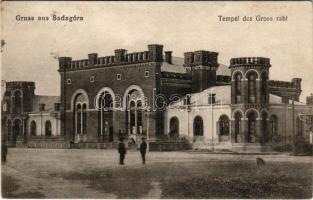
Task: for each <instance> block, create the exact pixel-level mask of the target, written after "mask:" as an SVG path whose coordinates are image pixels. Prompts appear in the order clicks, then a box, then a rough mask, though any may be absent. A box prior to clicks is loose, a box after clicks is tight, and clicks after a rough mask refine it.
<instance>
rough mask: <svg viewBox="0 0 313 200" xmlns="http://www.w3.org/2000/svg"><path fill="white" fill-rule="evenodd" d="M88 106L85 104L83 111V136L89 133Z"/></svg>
mask: <svg viewBox="0 0 313 200" xmlns="http://www.w3.org/2000/svg"><path fill="white" fill-rule="evenodd" d="M86 109H87V105H86V103H84V104H83V109H82V115H83V116H82V117H83V124H82V128H83V134H86V132H87V112H86Z"/></svg>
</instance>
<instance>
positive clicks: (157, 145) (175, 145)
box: [149, 141, 191, 151]
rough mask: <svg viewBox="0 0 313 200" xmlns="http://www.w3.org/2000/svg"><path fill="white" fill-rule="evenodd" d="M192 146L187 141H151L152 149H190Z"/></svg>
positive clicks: (150, 148)
mask: <svg viewBox="0 0 313 200" xmlns="http://www.w3.org/2000/svg"><path fill="white" fill-rule="evenodd" d="M189 149H191V146H190V145H189V144H188V143H187V142H161V141H157V142H151V143H150V144H149V150H150V151H179V150H189Z"/></svg>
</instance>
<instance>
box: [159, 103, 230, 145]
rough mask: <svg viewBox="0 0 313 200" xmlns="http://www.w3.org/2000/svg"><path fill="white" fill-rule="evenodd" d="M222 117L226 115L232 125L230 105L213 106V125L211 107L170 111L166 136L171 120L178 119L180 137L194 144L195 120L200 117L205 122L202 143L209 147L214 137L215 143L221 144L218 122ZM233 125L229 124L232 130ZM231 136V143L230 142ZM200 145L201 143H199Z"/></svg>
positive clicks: (166, 113) (166, 116)
mask: <svg viewBox="0 0 313 200" xmlns="http://www.w3.org/2000/svg"><path fill="white" fill-rule="evenodd" d="M222 115H226V116H227V117H228V118H229V120H230V121H229V122H230V123H231V108H230V106H229V105H223V106H220V105H214V106H213V124H212V108H211V107H210V106H201V107H200V106H199V107H198V108H195V107H191V109H190V111H188V110H187V108H181V109H174V108H173V109H168V110H167V111H166V112H165V121H164V123H165V134H169V131H170V120H171V118H172V117H177V118H178V120H179V136H184V137H185V138H188V139H189V142H191V143H192V142H194V140H195V137H194V127H193V123H194V119H195V117H197V116H200V117H201V118H202V120H203V139H201V141H200V143H202V144H203V145H205V146H209V145H210V144H211V143H212V136H213V141H214V143H216V144H217V143H219V142H220V141H219V135H218V120H219V119H220V117H221V116H222ZM230 126H231V124H229V128H230ZM230 135H231V134H229V142H230ZM197 143H199V142H197Z"/></svg>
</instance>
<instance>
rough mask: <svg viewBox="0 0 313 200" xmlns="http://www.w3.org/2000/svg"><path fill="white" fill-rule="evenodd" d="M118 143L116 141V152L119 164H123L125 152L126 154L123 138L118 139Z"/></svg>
mask: <svg viewBox="0 0 313 200" xmlns="http://www.w3.org/2000/svg"><path fill="white" fill-rule="evenodd" d="M119 140H120V141H119V143H118V153H119V154H120V165H124V158H125V154H126V147H125V144H124V142H123V138H120V139H119Z"/></svg>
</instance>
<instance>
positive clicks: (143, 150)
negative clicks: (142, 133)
mask: <svg viewBox="0 0 313 200" xmlns="http://www.w3.org/2000/svg"><path fill="white" fill-rule="evenodd" d="M141 140H142V141H141V144H140V154H141V158H142V164H146V151H147V143H146V138H144V137H143V138H141Z"/></svg>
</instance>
